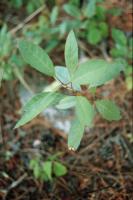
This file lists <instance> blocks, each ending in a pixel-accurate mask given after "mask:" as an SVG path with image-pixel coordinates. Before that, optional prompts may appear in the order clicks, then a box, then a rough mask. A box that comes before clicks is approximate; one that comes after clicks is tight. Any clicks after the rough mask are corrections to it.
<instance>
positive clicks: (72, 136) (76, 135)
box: [68, 118, 84, 150]
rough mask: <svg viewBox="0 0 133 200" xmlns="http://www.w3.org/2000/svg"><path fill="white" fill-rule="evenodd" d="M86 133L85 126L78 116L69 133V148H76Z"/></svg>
mask: <svg viewBox="0 0 133 200" xmlns="http://www.w3.org/2000/svg"><path fill="white" fill-rule="evenodd" d="M83 134H84V126H83V124H81V123H80V121H79V119H78V118H76V119H75V120H74V121H73V122H72V125H71V128H70V131H69V134H68V148H69V149H70V150H76V149H77V148H78V147H79V145H80V142H81V139H82V137H83Z"/></svg>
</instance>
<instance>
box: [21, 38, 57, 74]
mask: <svg viewBox="0 0 133 200" xmlns="http://www.w3.org/2000/svg"><path fill="white" fill-rule="evenodd" d="M19 50H20V53H21V54H22V56H23V58H24V60H25V62H27V63H28V64H30V65H31V66H32V67H33V68H35V69H36V70H38V71H40V72H42V73H44V74H46V75H49V76H54V66H53V63H52V61H51V59H50V58H49V56H48V55H47V54H46V53H45V51H44V50H43V49H42V48H40V47H39V46H37V45H35V44H33V43H31V42H29V41H25V40H20V41H19Z"/></svg>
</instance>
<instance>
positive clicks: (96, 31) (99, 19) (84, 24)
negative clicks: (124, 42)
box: [63, 0, 108, 45]
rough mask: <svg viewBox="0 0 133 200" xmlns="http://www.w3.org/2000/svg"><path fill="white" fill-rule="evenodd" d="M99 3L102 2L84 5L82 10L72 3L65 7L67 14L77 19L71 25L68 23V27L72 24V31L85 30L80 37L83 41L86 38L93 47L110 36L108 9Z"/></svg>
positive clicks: (91, 2) (95, 0)
mask: <svg viewBox="0 0 133 200" xmlns="http://www.w3.org/2000/svg"><path fill="white" fill-rule="evenodd" d="M99 2H102V1H99V0H94V1H89V3H87V4H85V5H83V7H82V9H79V8H78V7H77V5H75V4H72V3H67V4H65V5H64V6H63V8H64V10H65V12H66V13H67V14H69V15H70V16H72V17H74V18H75V20H73V23H72V20H71V21H69V23H68V22H67V23H68V25H69V24H70V25H69V26H70V29H72V28H76V29H80V30H84V33H82V32H81V31H80V32H79V36H80V37H83V39H84V38H86V40H87V41H88V43H90V44H92V45H97V44H98V43H99V42H101V41H102V40H104V39H105V38H106V37H107V36H108V24H107V23H106V9H105V8H104V6H103V5H100V4H97V3H99ZM64 23H66V22H64ZM66 26H67V25H66ZM69 26H68V27H69Z"/></svg>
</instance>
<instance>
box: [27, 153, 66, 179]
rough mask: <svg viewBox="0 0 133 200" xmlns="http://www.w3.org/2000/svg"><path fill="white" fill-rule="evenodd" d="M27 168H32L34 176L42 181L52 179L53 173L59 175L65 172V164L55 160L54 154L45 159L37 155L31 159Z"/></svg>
mask: <svg viewBox="0 0 133 200" xmlns="http://www.w3.org/2000/svg"><path fill="white" fill-rule="evenodd" d="M29 168H30V169H31V170H33V175H34V177H35V178H37V179H39V180H42V181H52V180H53V175H54V176H55V177H60V176H64V175H65V174H66V173H67V168H66V166H65V165H63V164H62V163H61V162H59V161H57V160H56V156H51V157H49V158H48V159H47V160H46V161H42V160H41V159H40V158H39V157H37V158H34V159H31V160H30V164H29Z"/></svg>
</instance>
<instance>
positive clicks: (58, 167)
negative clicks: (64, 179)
mask: <svg viewBox="0 0 133 200" xmlns="http://www.w3.org/2000/svg"><path fill="white" fill-rule="evenodd" d="M53 172H54V174H55V175H56V176H57V177H59V176H63V175H65V174H66V173H67V168H66V167H65V166H64V165H63V164H61V163H59V162H57V161H54V163H53Z"/></svg>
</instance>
